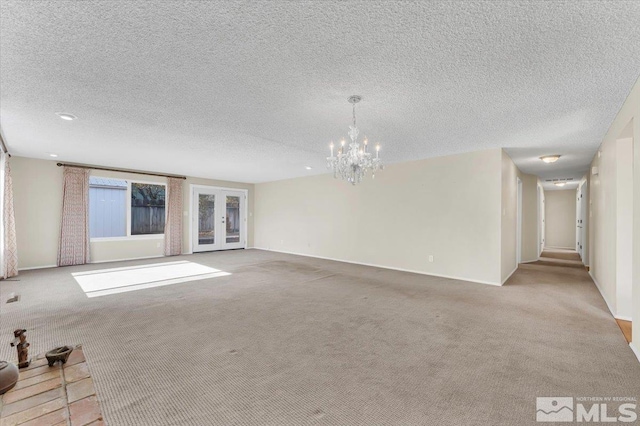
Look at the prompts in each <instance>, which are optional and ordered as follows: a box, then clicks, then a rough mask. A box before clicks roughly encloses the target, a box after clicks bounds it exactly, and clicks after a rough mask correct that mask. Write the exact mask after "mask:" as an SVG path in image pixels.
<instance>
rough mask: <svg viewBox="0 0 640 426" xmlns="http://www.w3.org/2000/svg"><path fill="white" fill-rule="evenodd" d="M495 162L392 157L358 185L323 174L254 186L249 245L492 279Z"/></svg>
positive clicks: (477, 157)
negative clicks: (252, 229)
mask: <svg viewBox="0 0 640 426" xmlns="http://www.w3.org/2000/svg"><path fill="white" fill-rule="evenodd" d="M501 159H502V151H501V150H500V149H493V150H487V151H481V152H474V153H468V154H460V155H453V156H447V157H440V158H431V159H427V160H420V161H412V162H407V163H402V164H394V165H390V166H388V167H386V168H385V170H384V171H383V172H381V173H379V174H377V175H376V178H375V180H371V179H370V178H367V179H366V180H365V181H364V182H363V183H362V184H360V185H357V186H352V185H349V184H347V183H346V182H344V181H341V180H336V179H333V177H332V176H331V175H327V174H325V175H319V176H310V177H305V178H298V179H289V180H283V181H279V182H270V183H263V184H256V194H255V200H256V203H255V206H256V208H255V228H256V238H255V245H256V247H258V248H264V249H271V250H278V251H286V252H292V253H299V254H305V255H312V256H320V257H326V258H333V259H338V260H345V261H351V262H360V263H366V264H373V265H378V266H384V267H392V268H398V269H405V270H411V271H416V272H421V273H427V274H434V275H443V276H449V277H454V278H461V279H466V280H472V281H479V282H485V283H492V284H499V283H500V282H501V273H500V255H501V252H500V227H501V219H500V218H501V216H500V206H501ZM429 255H432V256H433V257H434V261H433V262H429Z"/></svg>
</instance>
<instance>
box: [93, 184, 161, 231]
mask: <svg viewBox="0 0 640 426" xmlns="http://www.w3.org/2000/svg"><path fill="white" fill-rule="evenodd" d="M165 194H166V186H165V185H164V184H157V183H145V182H131V181H127V180H123V179H112V178H101V177H96V176H91V177H90V178H89V236H90V238H110V237H125V238H126V237H129V236H142V235H158V234H160V235H161V234H164V224H165Z"/></svg>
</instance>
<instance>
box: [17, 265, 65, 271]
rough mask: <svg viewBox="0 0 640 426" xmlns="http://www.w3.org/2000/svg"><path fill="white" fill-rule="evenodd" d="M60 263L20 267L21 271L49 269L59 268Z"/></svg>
mask: <svg viewBox="0 0 640 426" xmlns="http://www.w3.org/2000/svg"><path fill="white" fill-rule="evenodd" d="M57 267H58V265H44V266H31V267H29V268H19V269H18V272H19V271H33V270H34V269H49V268H57Z"/></svg>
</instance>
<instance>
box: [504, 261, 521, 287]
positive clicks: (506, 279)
mask: <svg viewBox="0 0 640 426" xmlns="http://www.w3.org/2000/svg"><path fill="white" fill-rule="evenodd" d="M517 270H518V265H516V267H515V268H513V271H511V273H510V274H509V276H508V277H507V278H505V279H504V280H502V284H500V285H504V283H506V282H507V281H508V280H509V278H511V275H513V274H514V273H515V272H516V271H517Z"/></svg>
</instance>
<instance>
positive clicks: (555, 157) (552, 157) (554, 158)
mask: <svg viewBox="0 0 640 426" xmlns="http://www.w3.org/2000/svg"><path fill="white" fill-rule="evenodd" d="M559 158H560V155H545V156H544V157H540V159H541V160H542V161H544V162H545V163H547V164H549V163H555V162H556V161H558V159H559Z"/></svg>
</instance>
